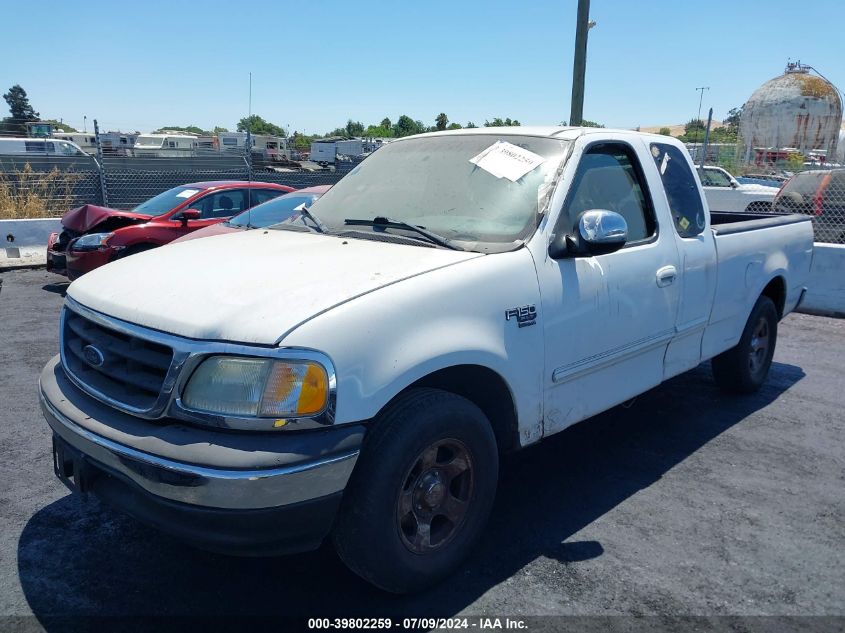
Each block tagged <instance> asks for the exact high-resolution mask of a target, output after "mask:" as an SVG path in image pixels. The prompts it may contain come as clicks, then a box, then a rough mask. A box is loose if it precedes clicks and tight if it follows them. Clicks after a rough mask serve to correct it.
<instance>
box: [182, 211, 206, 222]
mask: <svg viewBox="0 0 845 633" xmlns="http://www.w3.org/2000/svg"><path fill="white" fill-rule="evenodd" d="M201 217H202V211H199V210H198V209H185V210H184V211H182V213H180V214H179V219H180V220H182V224H187V223H188V220H199V219H200V218H201Z"/></svg>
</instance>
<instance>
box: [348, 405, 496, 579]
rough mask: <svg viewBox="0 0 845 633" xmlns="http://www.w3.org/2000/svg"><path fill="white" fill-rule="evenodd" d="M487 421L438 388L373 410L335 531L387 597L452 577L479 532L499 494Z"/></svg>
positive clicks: (356, 567)
mask: <svg viewBox="0 0 845 633" xmlns="http://www.w3.org/2000/svg"><path fill="white" fill-rule="evenodd" d="M498 467H499V458H498V451H497V447H496V438H495V436H494V434H493V429H492V427H491V426H490V422H489V420H488V419H487V418H486V416H485V415H484V413H482V411H481V409H479V408H478V407H477V406H476V405H475V404H473V403H472V402H470V401H469V400H467V399H466V398H463V397H461V396H458V395H456V394H453V393H449V392H447V391H442V390H440V389H428V388H426V389H413V390H411V391H408V392H407V393H405V394H403V395H401V396H399V397H398V398H397V399H396V400H395V401H394V402H393V403H391V404H390V405H388V407H387V408H386V409H385V410H384V411H383V412H382V413H381V414H380V415H379V416H378V418H377V419H376V420H375V424H374V428H373V429H372V430H371V431H370V432H369V434H368V435H367V439H366V442H365V444H364V448H363V450H362V451H361V455H360V457H359V458H358V464H357V465H356V467H355V472H354V473H353V474H352V478H351V479H350V482H349V485H348V486H347V489H346V492H345V494H344V498H343V502H342V504H341V509H340V512H339V515H338V520H337V524H336V526H335V530H334V533H333V537H334V542H335V548H336V549H337V552H338V554H339V555H340V557H341V559H342V560H343V561H344V563H346V565H347V566H348V567H349V568H350V569H351V570H352V571H353V572H355V573H356V574H358V575H359V576H361V577H362V578H364V579H365V580H367V581H369V582H370V583H372V584H374V585H375V586H377V587H379V588H381V589H384V590H385V591H389V592H392V593H408V592H413V591H419V590H421V589H424V588H426V587H428V586H431V585H432V584H434V583H436V582H437V581H438V580H440V579H442V578H444V577H445V576H447V575H449V574H450V573H452V572H453V571H454V570H455V568H457V567H458V565H460V563H461V562H462V561H463V559H464V558H465V557H466V555H467V554H468V552H469V550H470V549H471V547H472V545H473V544H474V543H475V541H476V540H477V538H478V535H479V534H480V532H481V530H482V528H483V527H484V524H485V523H486V521H487V517H488V515H489V514H490V509H491V507H492V505H493V499H494V497H495V494H496V482H497V479H498Z"/></svg>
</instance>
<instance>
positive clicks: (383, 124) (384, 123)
mask: <svg viewBox="0 0 845 633" xmlns="http://www.w3.org/2000/svg"><path fill="white" fill-rule="evenodd" d="M378 126H379V127H384V128H387V129H388V130H389V129H390V128H392V127H393V123H392V122H391V121H390V119H388V118H387V117H384V118H383V119H382V120H381V123H379V124H378Z"/></svg>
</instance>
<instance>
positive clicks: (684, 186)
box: [651, 143, 730, 237]
mask: <svg viewBox="0 0 845 633" xmlns="http://www.w3.org/2000/svg"><path fill="white" fill-rule="evenodd" d="M651 155H652V156H653V157H654V162H655V164H656V165H657V171H658V172H660V178H661V179H662V180H663V188H664V189H665V190H666V199H667V201H668V202H669V211H670V212H671V213H672V220H673V221H674V224H675V230H676V231H677V232H678V235H680V236H681V237H695V236H696V235H699V234H700V233H701V232H702V231H704V227H705V226H706V225H707V219H706V217H705V214H704V205H703V204H702V203H701V194H700V193H699V191H698V187H697V186H696V184H695V176H693V174H692V170H691V169H690V166H689V162H688V161H687V158H686V156H684V155H683V154H682V153H681V150H679V149H678V148H677V147H675V146H674V145H669V144H666V143H652V144H651ZM699 171H700V170H699ZM705 173H713V172H712V171H711V172H708V171H707V170H705ZM717 173H719V175H722V174H721V172H717ZM726 180H727V179H726ZM701 182H702V183H703V184H705V180H704V176H702V180H701ZM728 184H729V185H730V181H728Z"/></svg>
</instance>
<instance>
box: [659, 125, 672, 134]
mask: <svg viewBox="0 0 845 633" xmlns="http://www.w3.org/2000/svg"><path fill="white" fill-rule="evenodd" d="M657 133H658V134H661V135H663V136H672V130H670V129H669V128H668V127H665V126H664V127H662V128H660V130H659V131H658V132H657Z"/></svg>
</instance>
